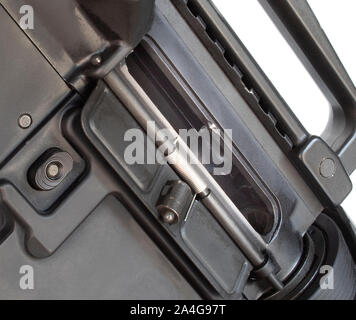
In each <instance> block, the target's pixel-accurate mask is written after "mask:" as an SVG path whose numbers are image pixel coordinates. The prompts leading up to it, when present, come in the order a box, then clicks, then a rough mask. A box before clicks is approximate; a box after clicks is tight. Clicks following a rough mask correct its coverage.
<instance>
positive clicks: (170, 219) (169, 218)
mask: <svg viewBox="0 0 356 320" xmlns="http://www.w3.org/2000/svg"><path fill="white" fill-rule="evenodd" d="M162 218H163V222H165V223H168V224H173V223H175V222H176V216H175V214H174V213H173V212H172V211H166V212H165V213H164V214H163V216H162Z"/></svg>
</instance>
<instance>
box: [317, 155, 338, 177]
mask: <svg viewBox="0 0 356 320" xmlns="http://www.w3.org/2000/svg"><path fill="white" fill-rule="evenodd" d="M319 169H320V175H321V176H322V177H324V178H331V177H333V176H334V174H335V170H336V165H335V161H334V160H333V159H331V158H325V159H323V160H322V161H321V163H320V168H319Z"/></svg>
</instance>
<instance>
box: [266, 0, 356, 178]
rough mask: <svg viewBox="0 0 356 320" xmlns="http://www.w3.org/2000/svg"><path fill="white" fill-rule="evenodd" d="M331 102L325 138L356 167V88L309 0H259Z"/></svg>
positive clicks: (346, 162) (347, 163)
mask: <svg viewBox="0 0 356 320" xmlns="http://www.w3.org/2000/svg"><path fill="white" fill-rule="evenodd" d="M259 2H260V4H261V5H262V7H263V8H264V9H265V10H266V12H267V13H268V14H269V15H270V17H271V19H272V20H273V22H274V23H275V24H276V26H277V27H278V28H279V30H280V31H281V33H282V34H283V36H284V37H285V38H286V40H287V41H288V42H289V44H290V45H291V47H292V48H293V49H294V51H295V52H296V54H297V55H298V57H299V58H300V60H301V61H302V62H303V64H304V66H305V67H306V69H307V70H308V71H309V73H310V74H311V76H312V77H313V78H314V80H315V82H316V83H317V85H318V86H319V87H320V89H321V91H322V92H323V93H324V95H325V96H326V98H327V99H328V101H329V102H330V104H331V113H330V117H329V122H328V124H327V127H326V129H325V131H324V132H323V134H322V138H323V140H324V141H325V142H326V143H327V144H328V145H329V146H330V148H331V149H332V150H333V151H334V152H335V153H336V154H337V155H338V156H339V158H340V160H341V162H342V164H343V166H344V168H345V170H346V172H347V173H348V174H349V175H350V174H351V173H352V172H353V171H354V170H355V169H356V156H355V154H356V89H355V86H354V84H353V82H352V81H351V79H350V77H349V75H348V74H347V72H346V70H345V68H344V66H343V65H342V63H341V61H340V59H339V58H338V56H337V54H336V52H335V50H334V48H333V47H332V45H331V43H330V41H329V40H328V38H327V36H326V34H325V32H324V31H323V29H322V28H321V26H320V24H319V22H318V20H317V18H316V16H315V15H314V13H313V11H312V9H311V8H310V6H309V4H308V3H307V1H306V0H283V1H280V0H259Z"/></svg>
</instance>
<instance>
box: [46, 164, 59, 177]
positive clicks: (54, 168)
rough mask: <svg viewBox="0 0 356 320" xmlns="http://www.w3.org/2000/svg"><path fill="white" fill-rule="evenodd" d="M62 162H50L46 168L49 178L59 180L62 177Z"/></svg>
mask: <svg viewBox="0 0 356 320" xmlns="http://www.w3.org/2000/svg"><path fill="white" fill-rule="evenodd" d="M60 173H61V164H60V163H58V162H50V163H49V164H48V165H47V168H46V176H47V178H48V179H51V180H57V179H59V178H60Z"/></svg>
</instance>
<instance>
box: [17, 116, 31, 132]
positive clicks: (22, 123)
mask: <svg viewBox="0 0 356 320" xmlns="http://www.w3.org/2000/svg"><path fill="white" fill-rule="evenodd" d="M18 125H19V127H20V128H22V129H27V128H29V127H31V125H32V118H31V116H30V115H29V114H27V113H25V114H23V115H21V116H20V117H19V119H18Z"/></svg>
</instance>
